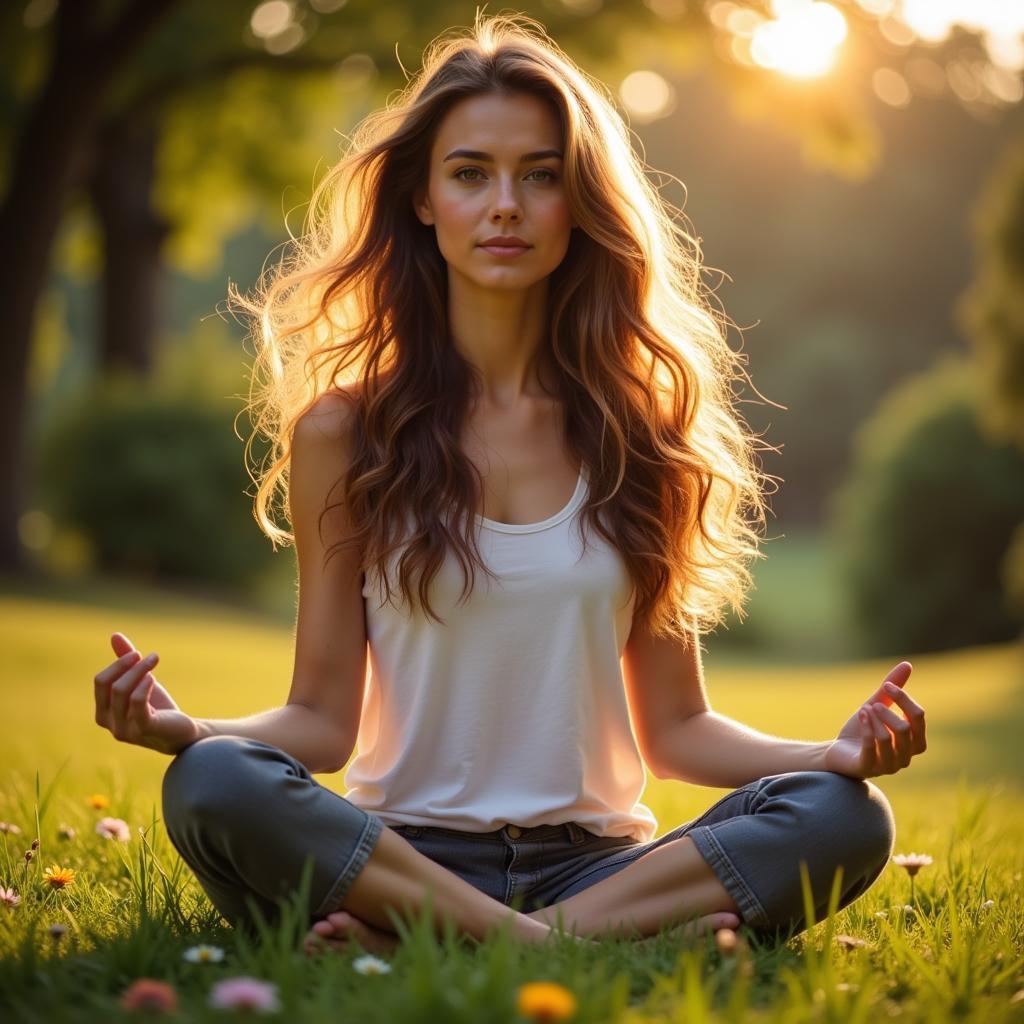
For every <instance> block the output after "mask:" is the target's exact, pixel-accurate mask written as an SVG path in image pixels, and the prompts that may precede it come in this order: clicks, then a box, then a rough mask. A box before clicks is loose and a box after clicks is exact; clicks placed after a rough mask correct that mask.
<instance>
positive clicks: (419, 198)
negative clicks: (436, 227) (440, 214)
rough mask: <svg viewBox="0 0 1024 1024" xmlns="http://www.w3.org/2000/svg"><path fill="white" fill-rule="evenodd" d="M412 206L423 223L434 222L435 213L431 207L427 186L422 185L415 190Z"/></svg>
mask: <svg viewBox="0 0 1024 1024" xmlns="http://www.w3.org/2000/svg"><path fill="white" fill-rule="evenodd" d="M412 208H413V210H414V211H415V213H416V216H417V217H418V218H419V220H420V223H421V224H433V223H434V213H433V211H432V210H431V209H430V198H429V197H428V196H427V190H426V189H425V188H423V187H420V188H417V189H416V190H415V191H414V192H413V194H412Z"/></svg>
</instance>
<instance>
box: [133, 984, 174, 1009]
mask: <svg viewBox="0 0 1024 1024" xmlns="http://www.w3.org/2000/svg"><path fill="white" fill-rule="evenodd" d="M121 1008H122V1009H124V1010H156V1011H158V1012H159V1013H176V1012H177V1009H178V994H177V992H175V991H174V986H173V985H169V984H168V983H167V982H166V981H157V979H156V978H137V979H136V980H135V981H133V982H132V983H131V984H130V985H129V986H128V987H127V988H126V989H125V990H124V993H123V994H122V996H121Z"/></svg>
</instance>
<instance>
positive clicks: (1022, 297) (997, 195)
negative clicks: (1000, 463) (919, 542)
mask: <svg viewBox="0 0 1024 1024" xmlns="http://www.w3.org/2000/svg"><path fill="white" fill-rule="evenodd" d="M972 221H973V228H974V236H975V239H976V246H977V249H978V258H979V262H978V270H977V274H976V276H975V279H974V282H973V283H972V285H971V288H970V290H969V291H968V292H967V293H966V294H965V295H964V297H963V298H962V299H961V301H960V303H959V304H958V306H957V308H956V313H957V316H958V319H959V320H960V323H961V326H962V327H963V329H964V331H965V332H966V333H967V335H968V337H969V338H970V341H971V343H972V346H973V349H974V355H975V358H976V360H977V363H978V369H979V373H980V376H981V386H982V390H983V392H984V396H985V401H984V404H983V406H982V410H981V424H982V427H983V429H984V430H985V431H986V432H987V433H988V434H990V435H991V436H992V437H995V438H1000V439H1004V438H1005V439H1010V440H1013V441H1015V442H1016V443H1017V444H1018V445H1019V446H1020V448H1021V449H1022V450H1024V143H1022V142H1021V141H1020V140H1019V139H1018V140H1017V142H1016V144H1015V145H1013V146H1011V147H1010V148H1009V149H1008V150H1007V152H1006V153H1005V154H1004V156H1003V158H1002V160H1001V161H1000V163H999V166H998V168H997V170H996V171H995V173H994V174H993V175H992V178H991V181H990V182H989V184H988V187H987V188H986V189H985V191H984V192H983V193H982V196H981V198H980V200H979V202H978V204H977V207H976V208H975V210H974V213H973V217H972Z"/></svg>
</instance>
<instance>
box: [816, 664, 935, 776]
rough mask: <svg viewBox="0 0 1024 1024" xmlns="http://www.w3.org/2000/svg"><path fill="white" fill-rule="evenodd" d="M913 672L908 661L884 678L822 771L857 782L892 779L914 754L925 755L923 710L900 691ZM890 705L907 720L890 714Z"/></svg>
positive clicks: (832, 747) (849, 724) (834, 745)
mask: <svg viewBox="0 0 1024 1024" xmlns="http://www.w3.org/2000/svg"><path fill="white" fill-rule="evenodd" d="M912 671H913V666H912V665H911V664H910V662H909V661H901V662H900V663H899V664H898V665H897V666H896V667H895V668H894V669H893V670H892V671H891V672H890V673H889V674H888V675H887V676H886V677H885V679H884V680H883V682H882V685H881V686H880V687H879V688H878V689H877V690H876V691H875V692H874V694H873V695H872V696H871V697H870V698H869V699H868V700H867V701H866V702H865V704H864V706H863V707H861V708H859V709H858V710H857V712H856V713H855V714H854V715H853V717H852V718H851V719H850V720H849V721H848V722H847V723H846V725H844V726H843V728H842V730H841V731H840V733H839V736H838V737H837V738H836V739H834V740H833V741H832V743H831V744H830V745H829V747H828V749H827V750H826V751H825V771H830V772H838V773H839V774H840V775H850V776H852V777H853V778H856V779H867V778H871V777H872V776H874V775H895V774H896V772H898V771H899V770H900V769H901V768H906V767H907V765H908V764H910V759H911V758H912V757H913V756H914V755H915V754H923V753H924V751H925V749H926V747H927V744H926V743H925V737H924V708H922V707H921V706H920V705H919V704H917V703H915V702H914V701H913V700H912V699H911V698H910V697H909V696H908V695H907V694H906V693H905V692H904V690H903V687H904V686H905V685H906V682H907V680H908V679H909V678H910V673H911V672H912ZM893 703H895V704H898V705H899V706H900V707H901V708H902V709H903V713H904V714H905V715H906V718H900V716H899V715H897V714H896V713H895V712H894V711H892V710H890V708H889V705H891V704H893Z"/></svg>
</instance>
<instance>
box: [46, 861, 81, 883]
mask: <svg viewBox="0 0 1024 1024" xmlns="http://www.w3.org/2000/svg"><path fill="white" fill-rule="evenodd" d="M74 880H75V872H74V869H73V868H62V867H61V866H60V865H59V864H51V865H50V866H49V867H48V868H47V869H46V870H45V871H44V872H43V881H44V882H46V884H47V885H49V886H50V888H52V889H63V888H64V887H65V886H68V885H71V884H72V882H74Z"/></svg>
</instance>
